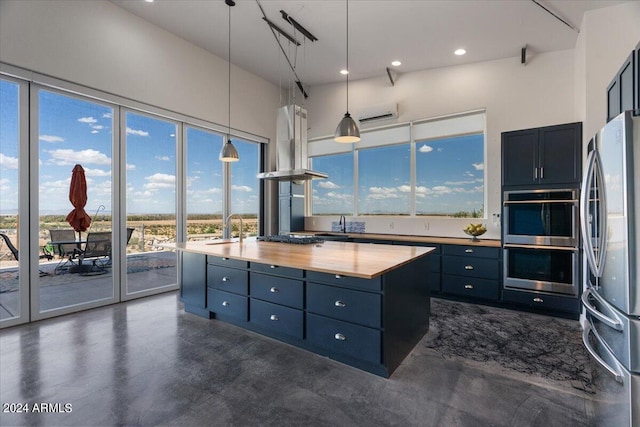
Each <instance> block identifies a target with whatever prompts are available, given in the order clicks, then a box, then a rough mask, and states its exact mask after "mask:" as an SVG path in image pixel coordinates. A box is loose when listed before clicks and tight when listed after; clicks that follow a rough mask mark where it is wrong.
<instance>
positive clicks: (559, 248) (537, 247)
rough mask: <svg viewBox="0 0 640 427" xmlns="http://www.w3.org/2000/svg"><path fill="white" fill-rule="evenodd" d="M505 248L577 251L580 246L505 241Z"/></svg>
mask: <svg viewBox="0 0 640 427" xmlns="http://www.w3.org/2000/svg"><path fill="white" fill-rule="evenodd" d="M503 246H504V247H505V248H517V249H549V250H554V251H571V252H577V251H578V248H577V247H575V246H548V245H518V244H514V243H505V244H504V245H503Z"/></svg>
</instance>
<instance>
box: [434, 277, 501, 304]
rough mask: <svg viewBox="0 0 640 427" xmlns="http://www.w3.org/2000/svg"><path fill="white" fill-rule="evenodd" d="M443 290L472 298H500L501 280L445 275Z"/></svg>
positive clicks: (494, 299)
mask: <svg viewBox="0 0 640 427" xmlns="http://www.w3.org/2000/svg"><path fill="white" fill-rule="evenodd" d="M442 292H446V293H448V294H454V295H461V296H465V297H471V298H483V299H489V300H493V301H497V300H498V296H499V293H500V282H498V281H497V280H489V279H478V278H477V277H469V278H466V277H461V276H448V275H447V276H444V278H443V280H442Z"/></svg>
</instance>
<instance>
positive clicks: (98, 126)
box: [91, 125, 104, 130]
mask: <svg viewBox="0 0 640 427" xmlns="http://www.w3.org/2000/svg"><path fill="white" fill-rule="evenodd" d="M91 127H92V128H94V129H96V130H101V129H104V126H102V125H94V126H91Z"/></svg>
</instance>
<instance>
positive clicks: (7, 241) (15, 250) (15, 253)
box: [0, 233, 53, 276]
mask: <svg viewBox="0 0 640 427" xmlns="http://www.w3.org/2000/svg"><path fill="white" fill-rule="evenodd" d="M0 236H1V237H2V239H3V240H4V243H5V244H6V245H7V248H9V250H10V251H11V254H12V255H13V257H14V258H15V259H16V261H19V256H20V252H19V251H18V248H16V247H15V246H14V245H13V242H12V241H11V239H9V236H7V235H6V234H4V233H0ZM40 259H47V260H48V261H51V260H52V259H53V255H52V254H50V253H49V252H48V251H47V249H46V248H44V247H43V248H42V254H40ZM39 271H40V276H47V275H49V273H46V272H44V271H42V270H39Z"/></svg>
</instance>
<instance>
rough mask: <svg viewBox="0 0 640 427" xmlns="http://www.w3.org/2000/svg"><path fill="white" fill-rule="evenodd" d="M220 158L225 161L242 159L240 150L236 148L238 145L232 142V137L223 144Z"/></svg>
mask: <svg viewBox="0 0 640 427" xmlns="http://www.w3.org/2000/svg"><path fill="white" fill-rule="evenodd" d="M218 159H220V160H221V161H223V162H237V161H238V160H240V156H239V155H238V150H236V147H234V146H233V144H232V143H231V138H229V139H227V142H225V143H224V145H223V146H222V149H221V150H220V155H219V156H218Z"/></svg>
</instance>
